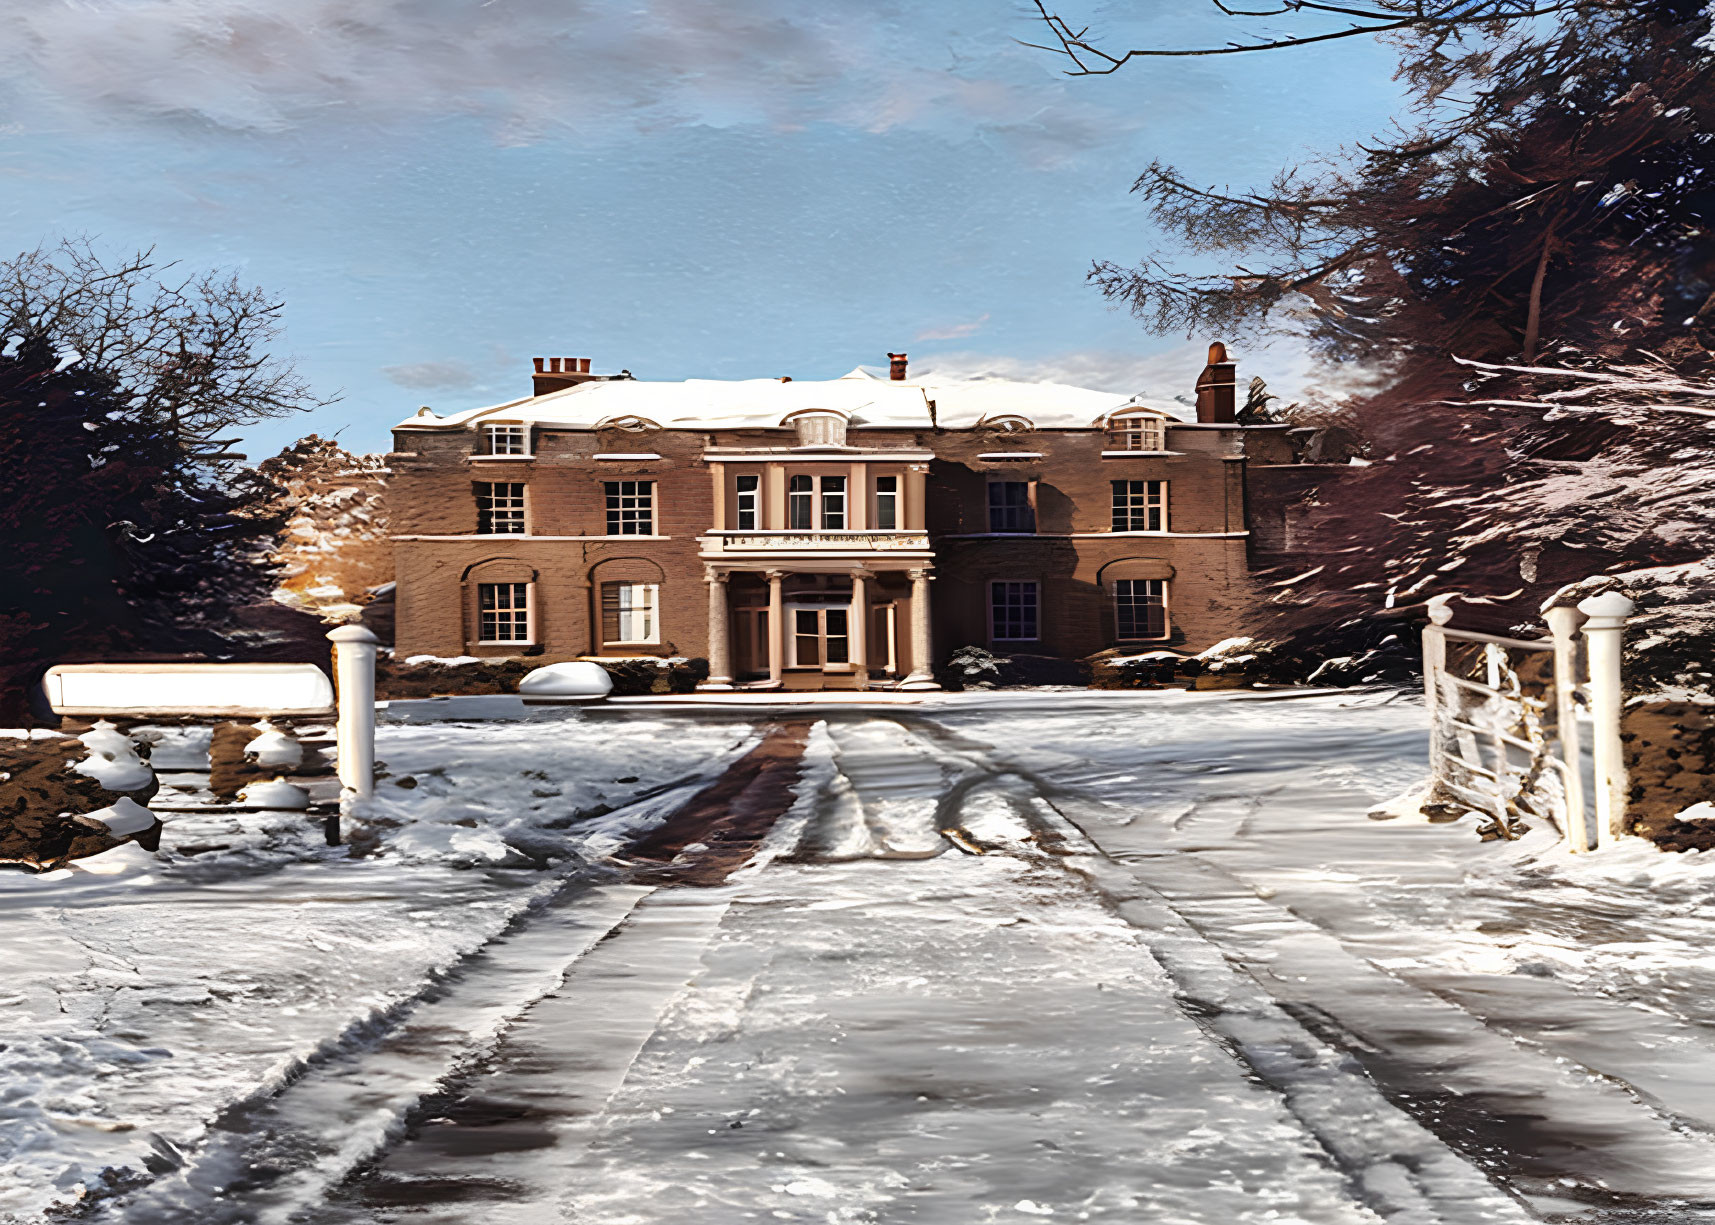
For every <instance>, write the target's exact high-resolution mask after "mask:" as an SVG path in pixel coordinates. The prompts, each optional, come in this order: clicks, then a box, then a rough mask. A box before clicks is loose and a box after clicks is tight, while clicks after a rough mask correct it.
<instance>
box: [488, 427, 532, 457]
mask: <svg viewBox="0 0 1715 1225" xmlns="http://www.w3.org/2000/svg"><path fill="white" fill-rule="evenodd" d="M482 441H483V450H482V454H484V455H528V454H530V431H529V429H528V427H526V426H522V425H485V426H483V427H482Z"/></svg>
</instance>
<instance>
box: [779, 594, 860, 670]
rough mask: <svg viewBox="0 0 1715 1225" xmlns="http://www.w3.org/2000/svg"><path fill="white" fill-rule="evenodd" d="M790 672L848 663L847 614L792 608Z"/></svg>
mask: <svg viewBox="0 0 1715 1225" xmlns="http://www.w3.org/2000/svg"><path fill="white" fill-rule="evenodd" d="M788 611H789V612H790V614H791V618H792V619H791V626H792V638H791V641H790V642H789V643H788V649H789V650H790V651H791V657H790V658H789V659H788V661H787V665H786V666H787V667H789V668H818V667H821V666H822V665H824V664H844V663H850V662H851V626H850V624H849V617H850V614H849V613H848V612H847V610H846V609H843V608H792V609H789V610H788Z"/></svg>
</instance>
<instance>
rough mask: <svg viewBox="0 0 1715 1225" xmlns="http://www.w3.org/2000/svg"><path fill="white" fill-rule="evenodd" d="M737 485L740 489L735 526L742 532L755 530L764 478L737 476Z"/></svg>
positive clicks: (738, 489)
mask: <svg viewBox="0 0 1715 1225" xmlns="http://www.w3.org/2000/svg"><path fill="white" fill-rule="evenodd" d="M735 487H736V489H737V491H738V498H737V502H738V505H737V506H736V508H735V509H736V511H737V514H736V516H735V518H736V519H737V523H736V524H735V526H736V527H737V528H738V530H739V531H741V532H754V531H755V530H756V527H757V501H758V499H759V498H760V497H761V489H762V478H761V477H759V476H741V477H738V478H736V480H735Z"/></svg>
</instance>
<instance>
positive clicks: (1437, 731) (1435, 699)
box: [1423, 604, 1453, 779]
mask: <svg viewBox="0 0 1715 1225" xmlns="http://www.w3.org/2000/svg"><path fill="white" fill-rule="evenodd" d="M1452 619H1453V610H1452V609H1451V608H1449V607H1447V605H1445V604H1432V605H1430V607H1429V624H1428V625H1426V626H1424V627H1423V706H1424V709H1425V710H1427V711H1428V712H1429V777H1430V778H1431V779H1439V778H1440V777H1441V773H1442V770H1443V769H1444V765H1445V763H1443V761H1442V759H1441V752H1442V750H1441V709H1440V707H1441V674H1442V673H1443V672H1445V671H1447V635H1446V634H1444V633H1443V632H1442V627H1443V626H1444V625H1446V624H1447V623H1448V622H1449V621H1451V620H1452Z"/></svg>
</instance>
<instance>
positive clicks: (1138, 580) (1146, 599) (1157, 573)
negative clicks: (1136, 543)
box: [1098, 557, 1173, 642]
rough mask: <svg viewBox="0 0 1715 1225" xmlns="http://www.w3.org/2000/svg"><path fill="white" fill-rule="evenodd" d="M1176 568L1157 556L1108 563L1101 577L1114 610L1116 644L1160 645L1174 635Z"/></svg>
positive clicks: (1103, 588)
mask: <svg viewBox="0 0 1715 1225" xmlns="http://www.w3.org/2000/svg"><path fill="white" fill-rule="evenodd" d="M1172 580H1173V566H1172V564H1171V563H1170V562H1167V561H1165V560H1163V559H1162V558H1158V557H1127V558H1123V559H1121V560H1119V561H1113V562H1109V563H1108V564H1107V565H1105V566H1103V567H1102V571H1101V574H1100V576H1099V580H1098V581H1099V582H1100V583H1101V587H1102V593H1103V594H1104V595H1105V596H1106V597H1107V600H1108V603H1109V605H1110V607H1111V608H1112V609H1113V617H1114V620H1113V627H1114V641H1116V642H1161V641H1165V640H1166V639H1167V638H1169V637H1171V636H1172V633H1173V624H1172V621H1171V619H1170V616H1169V610H1170V607H1171V595H1172V586H1173V581H1172Z"/></svg>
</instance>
